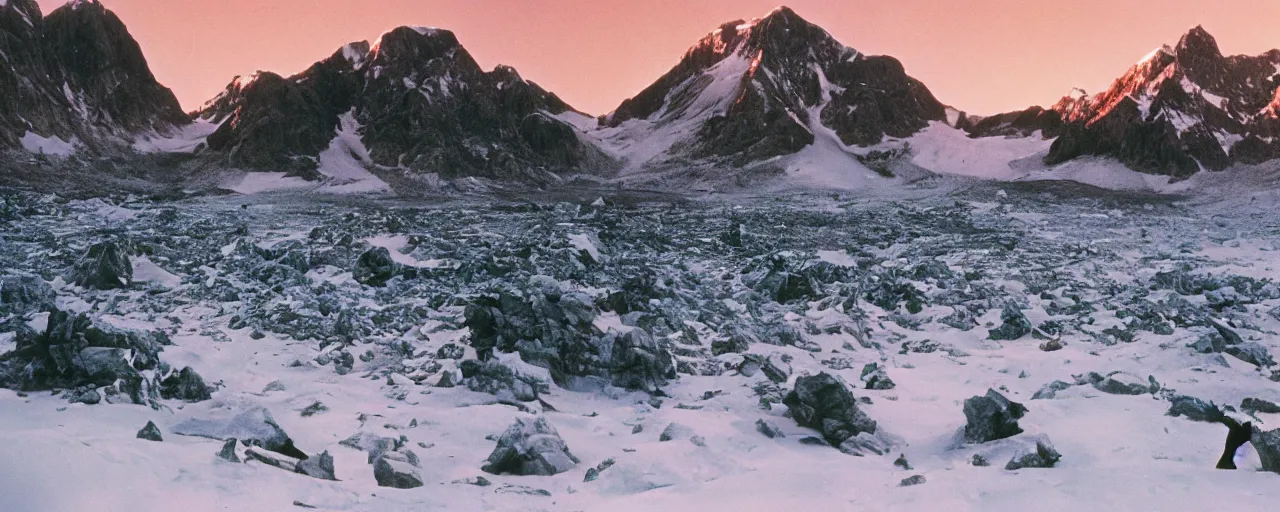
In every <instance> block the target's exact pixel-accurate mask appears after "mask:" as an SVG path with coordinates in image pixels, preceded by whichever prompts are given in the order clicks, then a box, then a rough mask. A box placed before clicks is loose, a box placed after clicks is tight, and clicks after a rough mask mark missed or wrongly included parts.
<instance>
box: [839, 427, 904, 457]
mask: <svg viewBox="0 0 1280 512" xmlns="http://www.w3.org/2000/svg"><path fill="white" fill-rule="evenodd" d="M837 448H839V450H840V452H841V453H844V454H846V455H853V456H857V457H863V456H866V455H884V454H886V453H889V449H890V448H891V447H890V446H889V443H887V442H885V440H884V439H881V438H880V437H879V436H877V435H875V434H872V433H870V432H859V433H858V435H856V436H853V437H850V438H848V439H845V440H844V442H843V443H840V445H839V446H837Z"/></svg>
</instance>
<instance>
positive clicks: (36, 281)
mask: <svg viewBox="0 0 1280 512" xmlns="http://www.w3.org/2000/svg"><path fill="white" fill-rule="evenodd" d="M57 299H58V296H57V294H56V293H54V291H53V288H52V287H50V286H49V283H46V282H44V279H40V278H39V277H36V276H5V277H3V278H0V315H2V314H5V313H11V314H15V315H18V316H25V315H27V314H30V313H39V312H42V311H53V310H54V309H57V306H58V302H57Z"/></svg>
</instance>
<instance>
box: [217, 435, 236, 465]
mask: <svg viewBox="0 0 1280 512" xmlns="http://www.w3.org/2000/svg"><path fill="white" fill-rule="evenodd" d="M239 444H240V440H238V439H235V438H231V439H227V442H225V443H222V449H221V450H218V458H219V459H222V460H225V461H227V462H235V463H239V462H240V456H239V455H238V454H237V452H238V446H239Z"/></svg>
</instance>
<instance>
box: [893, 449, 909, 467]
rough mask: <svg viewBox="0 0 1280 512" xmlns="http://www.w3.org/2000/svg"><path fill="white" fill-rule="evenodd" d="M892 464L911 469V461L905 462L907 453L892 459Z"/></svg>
mask: <svg viewBox="0 0 1280 512" xmlns="http://www.w3.org/2000/svg"><path fill="white" fill-rule="evenodd" d="M893 465H894V466H897V467H900V468H902V469H905V470H907V471H911V463H910V462H907V454H905V453H904V454H901V455H898V458H897V460H894V461H893Z"/></svg>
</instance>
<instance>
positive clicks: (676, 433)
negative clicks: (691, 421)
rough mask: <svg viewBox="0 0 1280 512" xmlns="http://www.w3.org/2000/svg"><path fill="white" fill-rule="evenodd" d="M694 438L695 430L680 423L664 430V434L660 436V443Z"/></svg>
mask: <svg viewBox="0 0 1280 512" xmlns="http://www.w3.org/2000/svg"><path fill="white" fill-rule="evenodd" d="M692 436H693V429H691V428H689V427H687V426H684V425H681V424H679V423H672V424H670V425H667V428H665V429H663V430H662V434H660V435H659V436H658V442H662V443H665V442H667V441H675V440H678V439H688V438H689V437H692Z"/></svg>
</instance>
